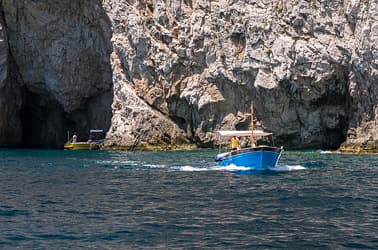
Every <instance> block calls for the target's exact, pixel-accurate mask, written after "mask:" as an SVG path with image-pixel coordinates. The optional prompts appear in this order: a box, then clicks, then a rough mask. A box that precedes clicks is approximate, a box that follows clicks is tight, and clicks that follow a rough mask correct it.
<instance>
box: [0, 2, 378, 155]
mask: <svg viewBox="0 0 378 250" xmlns="http://www.w3.org/2000/svg"><path fill="white" fill-rule="evenodd" d="M1 3H2V4H1V5H2V8H3V15H4V18H3V23H1V24H0V25H1V26H2V27H3V29H2V33H1V37H2V38H3V39H2V41H1V44H0V45H1V48H0V52H1V55H2V58H5V59H4V60H2V61H1V63H2V67H1V75H2V76H4V77H2V78H1V79H0V80H1V84H2V86H3V88H4V89H5V90H6V91H8V92H9V94H6V95H4V94H3V93H4V92H2V93H1V95H2V97H1V103H0V109H1V114H2V116H4V117H5V118H4V119H5V120H7V122H3V119H2V121H1V122H0V129H1V130H0V131H1V133H0V135H1V138H0V142H3V145H5V141H4V139H3V138H7V137H10V135H9V133H10V132H12V131H17V129H18V130H21V131H22V133H16V134H15V135H13V136H12V137H14V138H15V139H14V143H15V142H18V143H19V144H20V145H22V144H24V145H42V146H58V145H60V144H61V142H62V141H64V140H65V133H66V131H67V130H70V131H73V130H75V131H77V132H79V133H80V134H81V135H84V134H86V133H87V132H86V131H88V129H89V128H95V127H96V128H102V129H105V130H107V131H108V133H107V139H108V140H107V146H108V147H116V148H126V149H130V148H131V149H133V148H146V147H147V148H151V147H154V146H163V147H166V148H174V147H175V146H177V145H198V146H212V145H213V144H214V143H217V142H218V138H217V136H216V134H215V133H214V131H216V130H218V129H233V128H237V129H246V128H248V126H249V123H250V117H249V116H248V113H249V104H250V103H251V102H253V103H254V104H255V118H256V121H255V123H256V125H257V126H258V127H261V128H264V129H266V130H270V131H272V132H274V134H275V135H276V142H277V144H280V145H284V146H286V147H288V148H305V147H322V148H339V147H340V146H341V148H342V149H343V150H351V149H353V150H360V149H367V150H374V149H375V150H376V149H377V148H378V125H377V121H378V105H377V103H378V102H377V92H378V85H377V84H376V83H377V80H378V50H377V44H378V2H377V1H376V0H350V1H341V0H333V1H317V0H308V1H304V0H290V1H283V0H274V1H264V0H256V1H255V0H249V1H238V0H227V1H226V0H218V1H207V0H170V1H160V0H154V1H152V0H147V1H142V0H139V1H138V0H129V1H126V0H102V1H99V0H98V1H86V0H77V1H68V0H64V1H54V0H40V1H32V0H26V1H25V0H23V1H21V0H2V1H1ZM8 119H11V120H12V121H10V120H9V121H8ZM7 123H12V124H14V125H12V126H14V127H15V129H14V130H13V129H12V130H10V129H9V126H10V124H7ZM19 134H22V136H21V137H20V138H17V135H19ZM83 137H84V136H83Z"/></svg>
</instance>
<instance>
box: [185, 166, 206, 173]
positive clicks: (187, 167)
mask: <svg viewBox="0 0 378 250" xmlns="http://www.w3.org/2000/svg"><path fill="white" fill-rule="evenodd" d="M209 170H210V169H209V168H196V167H192V166H182V167H180V171H184V172H199V171H209Z"/></svg>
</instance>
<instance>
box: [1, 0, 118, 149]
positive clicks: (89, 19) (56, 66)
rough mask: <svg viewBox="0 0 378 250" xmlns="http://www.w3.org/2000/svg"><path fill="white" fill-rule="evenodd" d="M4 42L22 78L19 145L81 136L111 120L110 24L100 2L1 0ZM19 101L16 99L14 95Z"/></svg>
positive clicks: (59, 142)
mask: <svg viewBox="0 0 378 250" xmlns="http://www.w3.org/2000/svg"><path fill="white" fill-rule="evenodd" d="M1 3H2V7H3V9H4V15H5V22H6V25H7V31H8V37H9V47H10V51H11V54H12V55H13V57H14V60H15V63H16V65H17V70H18V74H19V75H20V78H21V79H22V83H21V88H22V100H23V102H22V103H23V105H22V106H21V107H20V114H21V122H22V130H23V138H22V143H23V144H24V146H50V147H57V146H60V147H61V146H62V145H63V143H64V142H65V141H66V131H68V130H70V131H71V133H72V132H74V131H75V132H77V133H78V137H79V139H80V140H83V139H85V140H86V139H87V138H88V137H87V136H88V130H89V129H90V128H98V129H106V130H107V129H108V128H109V126H110V119H111V102H112V97H113V94H112V91H113V89H112V73H111V66H110V54H111V50H112V46H111V42H110V39H111V27H110V21H109V19H108V16H107V15H106V13H105V12H104V9H103V8H102V6H101V3H100V1H86V0H78V1H68V0H63V1H54V0H40V1H30V0H27V1H23V0H22V1H21V0H3V1H1ZM18 99H20V100H21V98H18Z"/></svg>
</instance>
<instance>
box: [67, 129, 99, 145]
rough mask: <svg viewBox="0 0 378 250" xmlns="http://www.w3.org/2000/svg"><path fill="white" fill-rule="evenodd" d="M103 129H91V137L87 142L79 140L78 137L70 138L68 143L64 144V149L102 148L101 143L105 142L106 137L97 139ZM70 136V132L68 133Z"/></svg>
mask: <svg viewBox="0 0 378 250" xmlns="http://www.w3.org/2000/svg"><path fill="white" fill-rule="evenodd" d="M102 132H103V130H99V129H91V130H90V131H89V139H88V141H86V142H77V141H76V139H72V140H70V139H68V141H67V142H66V144H64V149H69V150H95V149H100V147H101V145H102V144H103V143H104V141H105V139H97V137H98V136H99V134H101V133H102ZM68 138H70V137H69V134H68Z"/></svg>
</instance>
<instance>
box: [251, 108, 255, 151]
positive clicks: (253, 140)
mask: <svg viewBox="0 0 378 250" xmlns="http://www.w3.org/2000/svg"><path fill="white" fill-rule="evenodd" d="M253 120H254V119H253V103H252V104H251V147H253V146H254V145H255V138H254V137H253V130H254V127H253Z"/></svg>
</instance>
